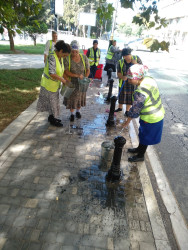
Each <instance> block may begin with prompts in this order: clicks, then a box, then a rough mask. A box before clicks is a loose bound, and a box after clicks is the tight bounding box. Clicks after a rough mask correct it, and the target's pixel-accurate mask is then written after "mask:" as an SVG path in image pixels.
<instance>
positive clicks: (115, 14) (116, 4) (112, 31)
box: [109, 0, 119, 45]
mask: <svg viewBox="0 0 188 250" xmlns="http://www.w3.org/2000/svg"><path fill="white" fill-rule="evenodd" d="M118 1H119V0H116V1H115V4H114V5H115V6H114V8H115V11H114V15H113V22H112V30H111V37H110V43H109V45H111V43H112V41H113V39H114V29H115V26H116V17H117V8H118Z"/></svg>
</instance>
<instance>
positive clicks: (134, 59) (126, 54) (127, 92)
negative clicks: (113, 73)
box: [115, 47, 142, 116]
mask: <svg viewBox="0 0 188 250" xmlns="http://www.w3.org/2000/svg"><path fill="white" fill-rule="evenodd" d="M131 52H132V49H131V48H129V47H128V48H124V49H123V50H122V57H123V59H121V60H119V62H118V65H117V75H118V78H119V95H118V103H119V107H118V108H117V109H116V110H115V112H119V111H122V109H123V104H126V112H125V116H127V113H128V111H129V109H130V107H131V105H132V95H133V92H134V85H132V84H130V83H128V81H127V77H126V74H127V71H128V69H129V68H130V67H131V66H132V65H134V64H135V63H139V64H142V61H141V59H140V57H139V56H133V55H132V54H131ZM124 81H125V83H124V84H123V82H124Z"/></svg>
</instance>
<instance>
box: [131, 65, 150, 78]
mask: <svg viewBox="0 0 188 250" xmlns="http://www.w3.org/2000/svg"><path fill="white" fill-rule="evenodd" d="M148 70H149V69H148V67H147V66H146V65H142V64H134V65H133V66H131V67H130V68H129V69H128V71H127V75H126V76H127V78H128V79H132V80H140V79H142V78H143V77H144V76H146V75H147V73H148Z"/></svg>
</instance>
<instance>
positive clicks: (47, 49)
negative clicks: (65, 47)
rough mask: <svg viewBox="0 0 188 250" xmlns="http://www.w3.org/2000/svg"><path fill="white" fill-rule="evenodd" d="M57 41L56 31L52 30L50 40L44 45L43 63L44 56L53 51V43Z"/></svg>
mask: <svg viewBox="0 0 188 250" xmlns="http://www.w3.org/2000/svg"><path fill="white" fill-rule="evenodd" d="M56 42H57V32H56V31H52V40H48V41H47V42H46V45H45V50H44V63H45V62H46V58H47V56H48V55H49V53H51V52H53V51H54V45H55V44H56Z"/></svg>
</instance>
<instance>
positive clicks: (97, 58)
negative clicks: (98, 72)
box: [88, 47, 101, 66]
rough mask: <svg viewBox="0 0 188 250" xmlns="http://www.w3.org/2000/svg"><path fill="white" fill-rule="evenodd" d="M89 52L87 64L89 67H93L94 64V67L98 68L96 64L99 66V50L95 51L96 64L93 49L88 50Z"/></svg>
mask: <svg viewBox="0 0 188 250" xmlns="http://www.w3.org/2000/svg"><path fill="white" fill-rule="evenodd" d="M89 51H90V53H89V57H88V59H89V64H90V66H93V65H94V64H95V65H96V66H98V64H99V59H100V55H101V51H100V49H97V51H96V62H94V60H95V57H94V49H93V47H92V48H90V49H89Z"/></svg>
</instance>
